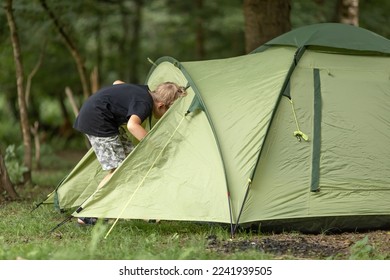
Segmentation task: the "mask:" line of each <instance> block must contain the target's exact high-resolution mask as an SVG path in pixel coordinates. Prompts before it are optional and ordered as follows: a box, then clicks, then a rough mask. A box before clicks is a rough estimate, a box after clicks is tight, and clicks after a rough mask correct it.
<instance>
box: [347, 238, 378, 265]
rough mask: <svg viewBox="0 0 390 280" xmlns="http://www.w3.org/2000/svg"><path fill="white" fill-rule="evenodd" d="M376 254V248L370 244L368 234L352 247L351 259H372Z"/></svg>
mask: <svg viewBox="0 0 390 280" xmlns="http://www.w3.org/2000/svg"><path fill="white" fill-rule="evenodd" d="M374 255H375V249H374V247H373V246H371V245H370V244H369V242H368V236H367V235H366V236H365V237H364V238H363V239H361V240H359V241H357V242H356V243H355V244H354V245H353V246H352V247H351V256H350V259H351V260H370V259H372V258H373V256H374Z"/></svg>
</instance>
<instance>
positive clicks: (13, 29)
mask: <svg viewBox="0 0 390 280" xmlns="http://www.w3.org/2000/svg"><path fill="white" fill-rule="evenodd" d="M4 10H5V13H6V15H7V22H8V26H9V29H10V36H11V41H12V48H13V54H14V61H15V69H16V71H15V72H16V85H17V91H18V105H19V114H20V125H21V128H22V136H23V147H24V159H23V163H24V166H25V167H26V168H27V171H26V172H24V174H23V177H24V182H25V183H29V182H31V169H32V148H31V134H30V125H29V118H28V113H27V106H26V99H25V92H24V71H23V63H22V53H21V48H20V43H19V36H18V30H17V26H16V22H15V18H14V15H13V11H12V0H6V2H5V4H4Z"/></svg>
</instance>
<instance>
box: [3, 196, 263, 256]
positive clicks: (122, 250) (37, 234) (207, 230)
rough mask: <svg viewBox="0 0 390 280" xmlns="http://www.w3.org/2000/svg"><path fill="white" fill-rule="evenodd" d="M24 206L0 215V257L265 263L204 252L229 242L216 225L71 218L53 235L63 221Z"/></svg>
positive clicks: (47, 211) (16, 204) (51, 212)
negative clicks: (214, 239)
mask: <svg viewBox="0 0 390 280" xmlns="http://www.w3.org/2000/svg"><path fill="white" fill-rule="evenodd" d="M31 209H32V205H31V204H29V203H26V202H14V203H9V204H7V205H5V206H3V207H2V211H1V214H0V221H1V222H0V232H1V233H0V248H1V249H0V259H34V260H54V259H55V260H68V259H77V260H121V259H130V260H134V259H137V260H149V259H160V260H171V259H178V260H188V259H192V260H193V259H202V260H208V259H246V258H249V259H267V258H269V256H267V255H265V254H264V253H262V252H260V251H259V252H247V253H246V254H245V255H243V254H242V252H238V253H237V254H234V253H233V254H226V255H223V256H221V255H220V254H218V253H216V252H213V251H210V250H208V249H207V248H206V247H207V237H208V236H210V235H213V236H214V235H215V236H218V238H220V239H224V240H227V239H229V238H230V234H229V232H228V231H227V230H226V229H225V228H223V227H220V226H210V225H208V224H196V223H185V222H168V221H164V222H161V223H158V224H156V223H148V222H145V221H138V220H134V221H133V220H132V221H120V222H118V223H117V225H116V226H115V228H114V229H113V231H112V232H111V233H110V235H109V236H108V237H107V238H106V239H105V238H104V236H105V235H106V233H107V232H108V230H109V228H110V226H111V224H109V223H103V222H99V223H98V224H97V225H95V226H93V227H90V226H79V225H77V223H76V221H75V220H74V219H73V220H71V221H70V222H68V223H66V224H64V225H62V226H61V227H60V228H58V229H57V230H55V231H54V232H50V230H51V229H52V228H53V227H55V226H56V225H57V224H58V223H59V222H61V221H62V220H63V219H64V218H65V215H64V214H60V213H57V212H55V210H54V209H52V208H51V207H50V206H48V205H44V206H41V207H40V208H38V209H37V210H35V211H33V212H31Z"/></svg>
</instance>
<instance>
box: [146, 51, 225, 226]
mask: <svg viewBox="0 0 390 280" xmlns="http://www.w3.org/2000/svg"><path fill="white" fill-rule="evenodd" d="M163 62H170V63H172V64H173V65H174V66H175V67H177V68H178V69H179V70H180V71H181V72H182V73H183V75H184V77H185V78H186V79H187V82H188V85H187V87H191V88H192V90H193V91H194V93H195V96H194V99H193V100H192V103H191V105H190V107H189V108H188V110H187V112H186V114H188V113H189V112H194V111H195V110H197V109H200V110H202V111H203V112H204V113H205V114H206V117H207V120H208V122H209V125H210V128H211V131H212V133H213V136H214V139H215V142H216V145H217V148H218V153H219V156H220V158H221V163H222V168H223V172H224V176H225V182H226V187H227V197H228V204H229V214H230V225H231V230H232V232H233V216H232V207H231V203H230V191H229V182H228V178H227V175H226V167H225V161H224V158H223V155H222V150H221V146H220V142H219V139H218V135H217V132H216V130H215V126H214V123H213V120H212V118H211V116H210V113H209V111H208V110H207V106H206V104H205V102H204V100H203V98H202V95H201V94H200V91H199V89H198V87H197V86H196V84H195V82H194V80H193V79H192V77H191V75H190V74H189V73H188V72H187V70H186V69H185V67H184V66H183V65H182V64H181V63H180V62H179V61H177V60H176V59H174V58H173V57H170V56H163V57H161V58H159V59H158V60H157V61H156V62H155V63H154V64H153V67H152V68H151V69H150V71H149V74H148V76H147V78H146V83H147V81H148V80H149V78H150V75H151V74H152V73H153V71H154V70H155V68H156V67H158V65H159V64H161V63H163Z"/></svg>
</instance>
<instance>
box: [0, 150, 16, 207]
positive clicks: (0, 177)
mask: <svg viewBox="0 0 390 280" xmlns="http://www.w3.org/2000/svg"><path fill="white" fill-rule="evenodd" d="M4 192H6V193H7V196H9V198H10V199H11V200H16V199H17V198H18V194H17V193H16V191H15V189H14V186H13V185H12V183H11V180H10V178H9V176H8V172H7V168H6V167H5V163H4V159H3V155H2V154H1V151H0V200H5V198H6V197H5V195H4V194H3V193H4Z"/></svg>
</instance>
